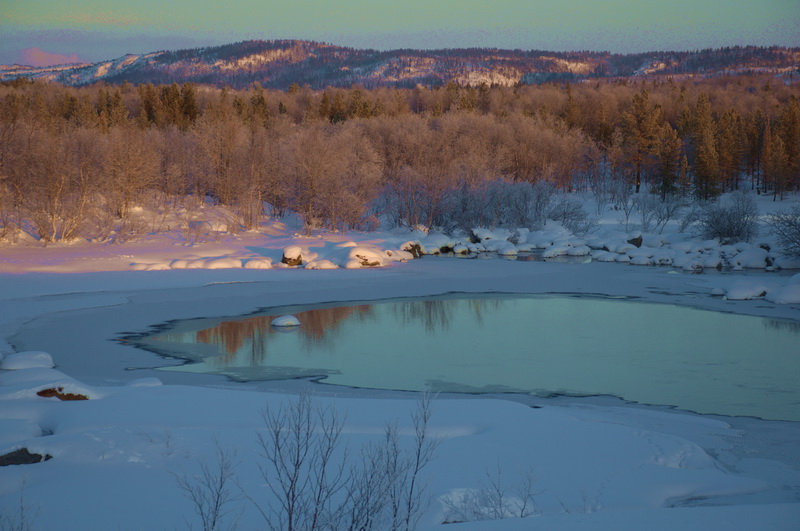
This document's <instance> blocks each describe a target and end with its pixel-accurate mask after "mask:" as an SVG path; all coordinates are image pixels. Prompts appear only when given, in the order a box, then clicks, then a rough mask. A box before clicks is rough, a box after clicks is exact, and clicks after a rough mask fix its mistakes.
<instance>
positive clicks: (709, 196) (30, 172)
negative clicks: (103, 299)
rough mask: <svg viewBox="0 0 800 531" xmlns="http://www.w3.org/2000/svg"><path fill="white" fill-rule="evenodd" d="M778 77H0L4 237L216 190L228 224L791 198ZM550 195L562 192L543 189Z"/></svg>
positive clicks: (526, 217) (457, 219) (70, 232)
mask: <svg viewBox="0 0 800 531" xmlns="http://www.w3.org/2000/svg"><path fill="white" fill-rule="evenodd" d="M797 86H798V85H797V84H792V83H786V82H784V81H783V80H781V79H779V78H775V76H772V75H763V76H759V75H750V76H730V77H725V76H723V77H716V78H709V79H685V80H672V79H668V78H664V79H658V80H655V81H652V80H651V81H647V82H635V81H630V80H627V81H626V80H622V81H621V80H602V81H591V82H583V83H577V84H572V85H570V84H564V83H552V84H543V85H536V86H533V85H531V86H528V85H520V86H516V87H495V86H486V85H482V86H480V87H463V86H459V85H456V84H453V83H451V84H448V85H447V86H444V87H440V88H423V87H421V86H418V87H416V88H411V89H402V88H376V89H370V90H367V89H364V88H361V87H358V86H354V87H352V88H347V89H345V88H328V89H326V90H312V89H310V88H308V87H300V86H297V85H292V86H291V87H289V88H288V89H287V90H285V91H283V90H272V89H264V88H262V87H261V86H259V85H258V84H253V85H252V86H251V87H250V88H248V89H246V90H232V89H217V88H212V87H207V86H202V85H193V84H183V85H177V84H172V85H158V86H154V85H151V84H141V85H132V84H127V83H126V84H123V85H118V86H112V85H101V84H96V85H92V86H88V87H82V88H74V87H65V86H62V85H58V84H54V83H45V82H41V81H28V80H25V79H19V80H15V81H11V82H6V83H3V84H0V238H6V239H9V238H10V239H12V240H13V238H15V236H14V235H15V234H19V233H20V231H21V230H24V231H27V232H29V233H32V234H35V235H36V237H37V238H39V239H40V240H41V241H43V242H52V241H59V240H70V239H74V238H78V237H80V238H87V239H92V240H96V241H104V240H106V239H108V238H109V236H110V234H111V231H112V228H113V230H114V232H115V234H116V238H117V239H121V238H123V237H124V236H125V235H128V236H130V237H132V236H134V235H136V234H139V233H141V231H143V230H158V229H157V228H154V227H152V226H149V227H147V228H144V227H142V226H141V223H140V221H141V220H139V219H138V218H137V217H136V215H135V213H136V211H137V209H140V208H141V207H142V206H143V205H146V206H147V207H148V208H151V209H153V210H154V211H156V212H159V213H161V214H164V215H166V213H168V212H177V211H181V212H186V213H187V214H186V215H187V216H191V213H192V212H193V211H194V210H195V207H196V206H197V205H199V204H207V203H208V202H213V203H215V204H218V205H223V206H225V207H226V211H228V212H230V219H229V220H228V224H227V230H228V231H230V232H236V231H239V230H250V229H255V228H257V227H258V225H259V223H260V221H261V220H262V219H263V218H264V216H273V217H280V216H282V215H284V214H285V213H287V212H289V211H292V212H295V213H297V214H298V215H300V216H301V218H302V220H303V222H304V223H305V226H306V229H307V230H315V229H327V230H350V229H355V230H372V229H374V228H376V227H377V226H378V224H379V222H381V221H385V222H389V223H391V224H394V225H399V226H408V227H414V226H417V225H424V226H427V227H440V228H442V229H445V230H449V229H454V228H457V227H463V228H468V227H470V226H497V225H514V226H528V227H532V228H533V227H535V226H537V225H540V224H541V223H543V221H544V219H542V216H541V212H542V209H541V208H538V207H537V202H542V201H550V200H551V198H552V197H561V198H568V197H569V196H570V195H569V194H570V193H572V192H584V193H591V194H593V195H594V197H595V198H596V199H597V205H598V207H599V208H621V209H624V208H628V205H630V204H631V201H633V198H637V197H644V196H647V197H649V198H651V199H652V201H653V202H660V203H665V204H666V203H675V202H676V201H677V200H681V201H684V202H689V201H711V200H714V199H715V198H716V197H718V196H719V195H720V194H722V193H724V192H729V191H733V190H748V191H752V192H755V193H760V194H770V195H771V196H772V197H773V199H775V200H776V201H780V200H781V199H782V198H783V197H784V195H785V194H786V193H788V192H791V191H797V190H800V100H798V95H800V91H798V89H797ZM554 194H555V195H554Z"/></svg>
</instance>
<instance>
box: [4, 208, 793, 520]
mask: <svg viewBox="0 0 800 531" xmlns="http://www.w3.org/2000/svg"><path fill="white" fill-rule="evenodd" d="M766 206H768V205H766ZM601 221H605V222H606V227H605V228H602V227H601V231H599V232H598V233H596V234H594V235H593V236H591V237H588V238H587V237H584V238H576V237H572V236H569V235H566V234H565V233H564V232H563V231H561V230H560V229H559V227H556V226H550V227H548V231H545V232H537V233H530V234H528V233H525V232H524V231H523V233H522V234H521V233H520V232H517V233H516V234H515V235H512V234H511V233H508V234H502V233H501V232H500V231H496V232H495V233H492V234H489V233H483V234H477V235H476V236H478V238H479V239H482V240H483V241H481V242H477V243H475V242H469V241H466V239H465V238H460V239H459V238H452V237H448V236H443V235H440V236H436V235H424V234H419V233H408V232H406V233H371V234H348V235H322V236H315V237H303V236H298V235H297V234H296V228H295V227H291V226H287V225H286V224H284V223H275V222H273V223H271V224H270V225H269V226H266V227H265V228H264V230H263V231H262V232H259V233H255V232H253V233H243V234H240V235H237V236H227V235H226V236H223V235H218V236H217V237H215V238H211V239H210V240H211V241H207V242H205V243H198V244H195V245H186V241H185V239H183V238H182V236H181V234H180V233H167V234H160V235H155V236H150V237H147V238H143V239H141V240H138V241H132V242H129V243H126V244H122V245H101V244H90V243H78V244H72V245H52V246H48V247H46V248H42V247H39V246H32V245H16V246H4V247H0V352H2V353H3V356H4V357H5V359H4V360H3V362H2V363H3V366H2V368H3V369H5V370H2V371H0V455H3V454H6V453H8V452H11V451H13V450H17V449H20V448H27V449H28V450H29V451H30V452H32V453H37V454H41V455H50V456H52V459H50V460H48V461H46V462H42V463H36V464H28V465H14V466H5V467H0V515H1V516H0V522H3V518H5V519H6V522H10V521H11V520H13V519H14V518H17V520H20V519H25V520H27V521H28V522H29V523H31V524H32V525H31V527H32V528H41V529H49V528H53V529H113V528H118V529H180V528H188V527H190V526H193V527H195V528H198V527H200V522H199V519H198V517H197V515H196V514H195V512H194V510H193V506H192V504H191V502H190V501H189V500H188V499H187V497H186V496H185V492H184V491H182V490H181V489H180V488H178V485H177V482H176V475H177V476H179V477H182V476H183V477H190V478H191V477H193V475H195V474H198V473H200V470H201V463H202V462H206V463H209V464H212V465H213V463H214V461H215V455H216V451H217V450H216V447H215V444H214V442H213V441H214V440H215V438H216V439H217V440H218V441H219V443H220V445H221V447H223V448H230V449H233V448H235V449H236V450H237V455H236V458H235V461H236V462H237V463H238V466H237V467H236V469H235V473H236V476H237V481H238V485H239V487H236V488H235V489H234V490H235V493H237V494H238V495H239V497H241V495H240V494H241V492H240V490H239V489H240V488H241V490H242V491H244V494H246V495H247V496H251V497H253V498H255V499H256V500H264V499H266V498H267V487H266V486H265V485H264V479H263V478H262V477H261V475H260V474H259V470H258V466H257V465H259V464H264V458H263V457H262V456H261V454H260V448H259V446H258V441H257V432H258V430H260V429H263V426H264V421H263V419H262V415H261V412H262V411H263V410H264V409H265V408H271V409H272V410H274V408H275V407H276V406H277V405H279V404H281V403H284V402H285V401H287V400H291V397H292V395H295V394H297V393H298V392H300V391H301V390H304V389H311V390H312V392H313V393H314V395H315V401H316V402H317V403H319V404H321V405H323V406H327V407H331V408H333V409H335V410H336V411H338V412H340V414H341V416H342V418H344V419H345V420H344V421H343V423H344V429H343V443H344V444H346V445H347V446H349V447H350V448H352V449H353V452H354V453H357V451H358V449H359V448H361V447H362V445H363V444H364V443H366V442H377V441H379V440H380V439H381V438H382V431H383V427H384V426H385V425H386V424H387V423H388V422H397V424H398V428H399V433H400V435H401V443H402V444H404V445H407V444H408V443H409V441H410V440H411V439H413V437H412V433H413V430H412V429H411V421H410V418H411V414H412V413H413V412H414V411H415V408H416V400H415V397H414V396H413V394H411V393H399V392H386V391H369V390H354V389H347V388H337V387H334V386H329V385H325V384H324V383H312V382H278V383H248V384H241V383H233V382H228V381H226V380H224V379H222V378H220V377H215V376H210V375H193V374H186V373H180V372H164V371H157V370H154V369H152V367H154V366H157V365H163V364H164V363H165V362H164V360H163V359H161V358H158V357H157V356H155V355H154V354H152V353H149V352H145V351H140V350H136V349H134V348H132V347H130V346H128V345H125V344H123V343H121V342H119V341H115V339H118V338H120V337H121V336H123V335H125V334H130V333H139V332H145V331H147V330H150V329H151V327H152V326H154V325H158V324H160V323H164V322H166V321H169V320H174V319H190V318H199V317H215V316H227V315H240V314H245V313H248V312H252V311H254V310H257V309H259V308H263V307H268V306H281V305H290V304H291V305H293V304H306V303H319V302H325V301H350V300H378V299H384V298H390V297H404V296H425V295H434V294H441V293H447V292H476V293H477V292H492V291H496V292H508V293H559V292H561V293H578V294H580V293H586V294H606V295H612V296H630V297H637V298H642V299H645V300H650V301H653V302H662V303H671V304H679V305H687V306H693V307H698V308H705V309H711V310H718V311H726V312H736V313H742V314H750V315H759V316H765V317H772V318H782V319H790V320H793V321H795V322H800V300H798V298H797V297H798V294H797V291H798V290H799V289H800V288H798V286H800V277H798V276H797V275H794V273H796V271H792V270H787V269H783V270H780V271H772V269H773V268H772V267H770V265H771V264H776V260H783V259H779V257H777V256H776V255H775V254H774V252H773V251H770V252H769V253H768V252H766V251H764V252H760V251H759V249H760V248H759V247H758V246H757V245H741V246H737V247H731V248H725V247H724V246H720V245H718V244H717V243H716V242H701V241H698V240H694V239H692V238H688V237H686V236H685V235H680V234H678V233H677V232H676V231H675V230H669V231H665V234H664V235H648V234H645V235H643V238H642V242H641V245H639V246H636V245H634V244H628V242H627V240H629V239H634V240H635V236H637V235H636V234H631V233H622V232H620V227H619V225H617V224H615V223H611V222H610V220H601ZM486 236H489V239H488V240H486V239H485V237H486ZM506 236H509V237H512V236H513V240H514V241H515V242H516V243H511V242H509V241H508V240H506V239H505V237H506ZM437 239H438V241H437ZM473 239H475V238H473ZM492 240H495V241H492ZM409 241H417V242H418V243H419V248H420V249H422V250H426V251H432V248H433V247H436V246H438V247H441V246H447V247H456V246H459V245H462V246H464V247H466V248H467V249H469V246H470V245H472V246H476V245H482V246H484V247H486V246H493V247H496V249H495V250H496V251H497V252H498V253H505V254H507V255H510V256H513V254H514V252H515V251H516V252H517V253H519V252H525V250H526V249H530V248H537V249H539V252H542V253H547V252H548V250H549V251H550V256H553V257H556V256H559V255H562V254H563V255H571V256H574V257H576V258H575V259H574V261H572V262H569V263H558V262H542V261H537V262H527V261H513V260H504V259H494V260H470V259H457V258H455V257H452V258H451V257H425V258H423V259H420V260H414V259H410V256H409V255H408V254H407V252H408V251H404V250H403V249H408V250H414V249H413V246H411V245H408V242H409ZM439 242H443V243H441V244H439ZM503 242H505V243H503ZM512 247H513V249H512ZM473 250H477V248H473ZM387 251H389V252H387ZM562 251H563V252H562ZM298 253H299V254H300V255H301V257H302V259H303V262H304V263H303V265H306V266H309V265H310V266H311V267H302V265H301V266H299V267H297V266H295V267H288V266H283V265H279V264H281V258H282V257H283V256H286V258H287V259H290V258H293V257H296V255H297V254H298ZM601 253H608V254H601ZM609 255H613V261H614V262H615V263H610V262H611V260H610V257H609ZM742 255H744V256H742ZM581 257H583V258H581ZM618 257H619V258H618ZM737 257H738V258H739V261H738V262H737V261H736V260H737ZM590 258H592V259H593V260H590ZM670 260H671V261H670ZM762 261H763V263H762ZM251 262H252V263H253V265H251V266H249V267H248V264H249V263H251ZM375 262H378V264H377V265H378V266H381V267H375V266H372V265H369V264H374V263H375ZM619 262H627V263H619ZM638 263H642V264H645V263H649V264H655V263H661V264H665V265H661V266H656V265H649V266H645V265H641V266H637V265H635V264H638ZM717 263H725V264H727V265H729V266H730V267H731V268H735V269H737V271H732V272H730V273H726V274H720V273H717V272H716V270H715V269H713V268H714V267H715V266H716V264H717ZM777 263H783V264H784V266H791V265H792V264H791V262H790V261H782V262H777ZM365 264H366V266H365ZM667 264H669V265H667ZM334 267H336V268H335V269H333V268H334ZM348 267H349V268H348ZM265 268H266V269H268V270H265ZM768 268H769V270H767V269H768ZM145 269H146V270H147V271H145ZM311 269H314V270H311ZM701 269H703V270H705V272H704V273H701V274H697V273H694V272H693V271H699V270H701ZM739 269H741V270H739ZM709 270H711V271H709ZM676 333H679V331H676ZM714 333H724V331H723V332H719V331H715V332H714ZM624 334H625V331H624V330H620V336H621V337H623V336H624ZM415 339H416V338H409V348H420V347H419V346H418V345H417V343H416V341H415ZM373 348H374V349H375V351H376V353H379V352H380V345H379V344H377V345H374V346H373ZM30 351H35V352H39V353H38V354H37V353H34V354H20V353H24V352H30ZM41 352H44V353H47V354H49V355H50V356H49V357H48V356H47V355H45V354H42V353H41ZM14 353H17V354H14ZM487 355H490V353H487ZM51 360H52V364H54V365H55V368H51V367H50V365H51ZM176 363H177V362H176ZM576 370H580V368H579V367H576ZM621 370H624V368H621ZM43 389H56V390H58V392H59V393H61V394H70V393H71V394H76V395H77V394H80V395H84V396H86V397H88V400H81V401H62V400H59V398H57V397H49V398H46V397H41V396H37V394H36V393H37V392H38V391H41V390H43ZM798 407H800V405H799V406H798ZM799 424H800V423H790V422H774V421H762V420H758V419H750V418H736V417H731V418H722V417H711V416H699V415H694V414H690V413H685V412H679V411H671V410H668V409H665V408H657V407H647V406H640V405H635V404H627V403H624V402H622V401H620V400H617V399H613V398H610V397H595V398H569V397H556V398H549V399H542V398H536V397H531V396H516V395H515V396H491V397H487V396H458V395H447V396H439V397H437V399H436V400H435V401H434V404H433V417H432V418H431V422H430V430H431V433H432V434H433V435H435V436H436V437H438V438H439V439H440V443H439V446H438V448H437V450H436V457H435V458H434V459H433V461H431V463H430V465H429V466H428V467H427V468H426V469H424V471H423V478H424V479H425V481H426V482H427V485H428V489H427V492H428V493H429V494H430V495H431V500H432V503H431V505H430V507H429V508H428V510H426V511H425V513H424V514H423V515H422V519H421V521H420V525H419V527H420V528H422V529H432V528H438V527H439V525H440V524H441V523H442V522H443V521H444V520H448V519H449V520H453V519H455V516H454V515H453V514H452V512H451V513H448V512H447V510H446V508H445V505H444V504H443V503H442V502H443V501H444V500H445V499H446V497H447V496H451V497H452V496H459V495H462V494H464V493H465V492H474V491H475V490H476V489H479V488H480V486H481V485H482V484H484V485H485V484H486V483H487V481H488V480H487V472H488V474H489V475H490V476H492V477H495V478H496V477H497V474H498V472H497V471H498V470H499V471H500V472H499V474H500V476H499V477H500V481H501V483H502V484H503V485H504V486H505V487H507V488H508V492H507V495H508V496H509V497H512V498H513V496H514V495H515V494H514V489H513V488H512V487H513V486H514V484H516V483H518V482H519V480H520V474H521V473H524V472H525V471H527V470H532V471H533V476H534V478H535V482H534V486H533V492H535V497H534V498H535V501H536V504H537V506H538V512H539V513H540V514H539V515H537V516H531V517H528V518H525V519H506V520H504V521H503V522H497V521H482V522H473V523H463V524H457V525H455V527H454V529H484V530H485V529H642V528H647V529H676V528H681V529H766V528H770V529H796V528H797V522H798V521H800V455H798V452H797V448H798V444H799V443H800V425H799ZM470 489H471V490H470ZM234 506H235V509H236V510H237V511H242V512H241V515H240V517H239V520H238V526H239V529H256V528H263V527H264V525H263V524H264V521H263V519H262V517H261V515H260V514H259V513H258V511H257V509H256V508H255V506H254V505H253V504H252V503H250V502H249V501H247V500H245V499H239V500H237V501H236V502H235V504H234ZM20 507H24V508H25V515H23V516H22V517H19V514H18V510H19V508H20ZM9 527H10V526H9ZM0 528H2V524H0Z"/></svg>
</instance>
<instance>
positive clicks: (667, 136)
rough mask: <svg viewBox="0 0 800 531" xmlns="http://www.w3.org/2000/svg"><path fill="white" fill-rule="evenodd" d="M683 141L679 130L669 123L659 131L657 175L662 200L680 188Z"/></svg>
mask: <svg viewBox="0 0 800 531" xmlns="http://www.w3.org/2000/svg"><path fill="white" fill-rule="evenodd" d="M681 146H682V142H681V139H680V137H678V132H677V131H676V130H675V129H673V128H672V126H671V125H669V124H664V126H663V127H662V128H661V131H660V133H659V142H658V153H657V155H656V156H657V162H656V177H657V179H658V191H659V193H660V194H661V200H662V201H663V200H665V199H666V198H667V196H668V195H670V194H673V193H675V192H676V191H677V189H678V184H679V179H680V165H681Z"/></svg>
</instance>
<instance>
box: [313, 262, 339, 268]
mask: <svg viewBox="0 0 800 531" xmlns="http://www.w3.org/2000/svg"><path fill="white" fill-rule="evenodd" d="M305 268H306V269H339V266H338V265H336V264H334V263H333V262H331V261H330V260H314V261H313V262H309V263H307V264H306V266H305Z"/></svg>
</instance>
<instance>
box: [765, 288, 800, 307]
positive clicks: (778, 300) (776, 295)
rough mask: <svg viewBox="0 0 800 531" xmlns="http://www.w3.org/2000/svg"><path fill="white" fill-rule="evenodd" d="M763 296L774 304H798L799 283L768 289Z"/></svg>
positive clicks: (799, 296) (799, 294) (799, 297)
mask: <svg viewBox="0 0 800 531" xmlns="http://www.w3.org/2000/svg"><path fill="white" fill-rule="evenodd" d="M764 298H765V299H767V300H768V301H769V302H772V303H775V304H800V284H789V285H788V286H784V287H782V288H777V289H775V290H770V291H768V292H767V295H766V297H764Z"/></svg>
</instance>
